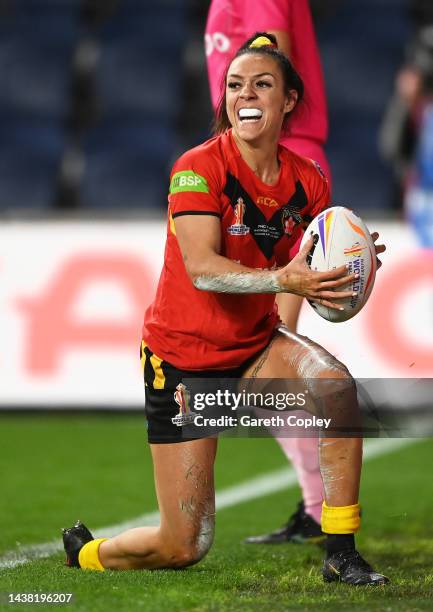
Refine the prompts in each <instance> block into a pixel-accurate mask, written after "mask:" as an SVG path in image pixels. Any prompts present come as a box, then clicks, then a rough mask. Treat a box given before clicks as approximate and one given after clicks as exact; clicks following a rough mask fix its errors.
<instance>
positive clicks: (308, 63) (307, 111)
mask: <svg viewBox="0 0 433 612" xmlns="http://www.w3.org/2000/svg"><path fill="white" fill-rule="evenodd" d="M258 30H262V31H267V32H269V33H271V34H274V35H275V36H276V38H277V40H278V46H279V48H280V49H281V50H282V51H283V52H285V53H286V54H287V55H288V56H289V57H290V59H291V61H292V63H293V65H294V66H295V68H296V70H297V71H298V73H299V75H300V76H301V78H302V80H303V82H304V87H305V93H304V101H303V103H302V104H300V105H299V107H298V108H296V109H295V111H294V113H293V116H292V121H291V123H290V131H288V132H286V133H284V134H283V136H282V138H281V140H280V143H281V144H282V145H284V146H285V147H287V148H288V149H291V150H293V151H294V152H295V153H298V154H299V155H302V156H304V157H308V158H310V159H312V160H314V161H315V162H316V163H317V164H318V166H319V167H320V168H321V169H322V171H323V172H324V173H325V174H326V176H327V178H328V181H329V183H330V182H331V176H330V168H329V163H328V160H327V158H326V154H325V151H324V145H325V142H326V139H327V135H328V118H327V107H326V97H325V87H324V81H323V75H322V68H321V63H320V57H319V52H318V48H317V42H316V36H315V32H314V27H313V22H312V18H311V12H310V7H309V4H308V0H260V1H258V0H257V1H254V2H252V1H251V0H212V1H211V4H210V7H209V12H208V18H207V24H206V32H205V50H206V58H207V67H208V74H209V85H210V91H211V99H212V104H213V107H214V109H216V108H217V106H218V103H219V101H220V98H221V95H222V93H223V81H224V73H225V70H226V68H227V65H228V64H229V62H230V61H231V59H232V57H233V55H234V53H235V52H236V50H237V49H238V48H239V47H240V46H241V45H242V44H243V43H244V41H245V40H246V39H247V38H248V37H249V36H251V35H252V34H253V33H254V32H256V31H258ZM277 302H278V309H279V314H280V317H281V319H282V320H283V322H284V323H285V324H286V325H287V327H288V328H289V329H290V330H291V331H293V332H295V331H296V326H297V321H298V316H299V311H300V308H301V303H302V298H299V297H298V296H295V295H289V294H284V295H282V294H281V295H280V296H278V299H277ZM277 440H278V442H279V444H280V446H281V448H282V449H283V451H284V453H285V455H286V456H287V457H288V458H289V459H290V461H291V462H292V464H293V466H294V468H295V470H296V474H297V477H298V480H299V484H300V486H301V489H302V496H303V500H302V501H301V502H300V503H299V505H298V509H297V511H296V512H295V513H294V514H293V515H292V516H291V517H290V518H289V520H288V522H287V523H286V524H285V525H284V526H283V527H282V528H280V529H277V530H276V531H273V532H272V533H270V534H265V535H260V536H254V537H250V538H247V540H246V541H247V542H248V543H282V542H287V541H294V542H305V541H309V542H311V541H320V540H321V539H322V537H321V536H322V532H321V528H320V521H321V512H322V501H323V485H322V479H321V476H320V470H319V457H318V440H317V438H284V437H281V438H277Z"/></svg>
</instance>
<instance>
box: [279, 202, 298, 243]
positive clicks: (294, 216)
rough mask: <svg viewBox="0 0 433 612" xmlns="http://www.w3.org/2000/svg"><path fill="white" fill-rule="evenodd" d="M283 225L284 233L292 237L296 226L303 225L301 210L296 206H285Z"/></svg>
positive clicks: (282, 216)
mask: <svg viewBox="0 0 433 612" xmlns="http://www.w3.org/2000/svg"><path fill="white" fill-rule="evenodd" d="M281 223H282V224H283V232H284V233H285V234H286V235H287V236H291V235H292V234H293V230H294V229H295V226H296V225H299V223H302V217H301V215H300V214H299V208H297V207H295V206H283V208H282V209H281Z"/></svg>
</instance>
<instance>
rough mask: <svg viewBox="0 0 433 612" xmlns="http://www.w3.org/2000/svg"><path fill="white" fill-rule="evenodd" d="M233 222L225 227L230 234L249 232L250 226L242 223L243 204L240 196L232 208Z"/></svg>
mask: <svg viewBox="0 0 433 612" xmlns="http://www.w3.org/2000/svg"><path fill="white" fill-rule="evenodd" d="M234 214H235V222H234V224H233V225H230V227H228V228H227V231H228V233H229V234H231V235H232V236H245V235H246V234H249V233H250V228H249V227H248V226H247V225H245V224H244V216H245V204H244V201H243V199H242V198H238V201H237V202H236V206H235V208H234Z"/></svg>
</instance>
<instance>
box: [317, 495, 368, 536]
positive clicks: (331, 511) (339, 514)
mask: <svg viewBox="0 0 433 612" xmlns="http://www.w3.org/2000/svg"><path fill="white" fill-rule="evenodd" d="M360 526H361V518H360V516H359V504H353V506H327V505H326V502H323V506H322V531H323V532H324V533H341V534H345V533H356V532H357V531H358V530H359V528H360Z"/></svg>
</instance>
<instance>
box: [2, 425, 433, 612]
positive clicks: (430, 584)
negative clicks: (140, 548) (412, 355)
mask: <svg viewBox="0 0 433 612" xmlns="http://www.w3.org/2000/svg"><path fill="white" fill-rule="evenodd" d="M0 431H1V450H0V472H1V474H2V488H1V497H0V525H1V529H0V555H1V554H2V553H4V552H5V551H7V550H10V549H12V548H15V546H16V543H17V542H21V543H22V544H31V543H40V542H45V541H48V540H52V539H53V538H56V537H59V528H60V527H61V526H68V525H70V524H71V523H72V521H74V520H75V519H76V518H78V517H79V518H81V519H83V520H85V521H86V523H87V524H89V526H90V527H92V528H96V527H100V526H103V525H107V524H112V523H117V522H121V521H123V520H127V519H130V518H134V517H136V516H138V515H140V514H142V513H144V512H150V511H153V510H155V509H156V501H155V495H154V488H153V478H152V468H151V463H150V456H149V451H148V448H147V444H146V441H145V429H144V425H143V422H142V420H141V417H140V416H138V415H137V416H114V415H113V416H102V415H101V416H70V415H65V416H60V417H59V416H38V415H35V416H33V417H17V416H2V417H0ZM432 451H433V441H432V440H426V441H419V442H417V443H416V444H414V445H411V446H409V447H407V448H404V449H401V450H399V451H395V452H393V453H391V454H389V455H386V456H382V457H378V458H376V459H372V460H371V461H368V462H367V463H366V464H365V468H364V474H363V484H362V495H361V501H362V506H363V530H362V532H361V534H360V535H359V537H358V542H359V548H360V550H361V552H363V553H364V554H365V556H366V557H367V559H368V560H369V561H371V562H372V563H373V564H374V565H375V566H376V567H377V568H378V569H379V570H380V571H383V572H384V573H386V574H388V575H389V576H390V578H391V580H392V584H391V585H389V586H387V587H379V588H366V589H362V588H361V589H360V588H358V589H357V588H352V587H348V586H346V585H335V584H332V585H326V584H324V583H323V582H322V579H321V576H320V566H321V560H322V551H321V550H320V549H318V548H316V547H314V546H296V545H283V546H274V547H264V546H248V545H245V544H243V543H242V540H243V538H244V537H246V536H247V535H250V534H255V533H260V532H264V531H266V530H268V529H272V528H274V527H276V526H278V525H279V524H281V523H283V522H284V521H285V520H286V518H287V515H288V514H289V513H291V512H292V510H293V508H294V505H295V503H296V502H297V500H298V499H299V490H298V489H297V488H296V487H295V488H291V489H289V490H287V491H282V492H279V493H277V494H273V495H269V496H266V497H261V498H259V499H257V500H253V501H249V502H246V503H243V504H239V505H237V506H234V507H232V508H227V509H225V510H222V511H220V512H218V514H217V532H216V538H215V544H214V546H213V548H212V550H211V552H210V553H209V555H208V556H207V557H206V558H205V559H204V560H203V561H202V562H201V563H200V564H198V565H196V566H194V567H191V568H189V569H186V570H179V571H168V570H167V571H152V572H146V571H143V572H104V573H93V572H83V571H80V570H70V569H68V568H65V567H64V566H63V565H62V564H63V555H62V554H58V555H55V556H53V557H51V558H49V559H45V560H40V561H34V562H32V563H29V564H26V565H23V566H20V567H17V568H15V569H9V570H0V591H1V592H8V591H14V592H19V591H21V592H36V591H38V592H44V591H46V592H72V593H73V594H74V601H73V604H70V606H72V608H71V609H73V610H84V611H92V612H93V611H95V612H96V611H99V610H101V611H102V610H107V609H108V610H112V609H116V611H123V610H125V611H126V610H128V611H132V610H140V609H142V610H152V611H153V610H155V611H157V610H158V611H159V610H161V609H163V608H166V609H167V610H168V609H170V610H197V611H199V610H203V611H204V610H206V611H207V610H313V609H314V608H319V609H321V610H333V611H335V610H336V609H338V610H353V609H356V610H366V611H367V610H381V611H386V610H391V611H393V610H399V611H400V610H402V611H403V610H407V611H409V610H410V611H414V610H431V609H433V571H432V567H433V564H432V559H433V522H432V516H433V496H432V494H431V483H430V476H429V474H430V471H431V470H430V467H429V466H430V465H431V456H432ZM283 465H284V458H283V456H282V454H281V451H280V450H279V448H278V446H277V445H276V443H275V442H274V441H273V440H268V439H260V440H243V439H222V440H221V442H220V449H219V452H218V459H217V465H216V481H217V488H220V489H222V488H225V487H227V486H229V485H232V484H236V483H237V482H241V481H243V480H246V479H248V478H251V477H252V476H254V475H257V474H259V473H266V472H268V471H270V470H273V469H275V468H279V467H281V466H283ZM1 609H11V606H8V605H3V606H1ZM37 609H38V610H44V609H52V606H43V605H38V606H37Z"/></svg>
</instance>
